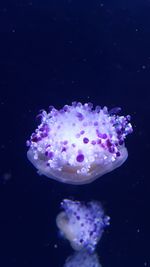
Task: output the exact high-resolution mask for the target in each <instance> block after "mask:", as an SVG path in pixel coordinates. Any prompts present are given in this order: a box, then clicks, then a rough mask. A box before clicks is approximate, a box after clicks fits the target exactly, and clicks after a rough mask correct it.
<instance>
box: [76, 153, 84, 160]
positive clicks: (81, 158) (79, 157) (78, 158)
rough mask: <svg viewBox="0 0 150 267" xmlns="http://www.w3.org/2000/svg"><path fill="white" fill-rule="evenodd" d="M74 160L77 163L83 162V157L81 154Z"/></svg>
mask: <svg viewBox="0 0 150 267" xmlns="http://www.w3.org/2000/svg"><path fill="white" fill-rule="evenodd" d="M76 160H77V161H78V162H82V161H84V155H83V154H79V155H78V156H77V157H76Z"/></svg>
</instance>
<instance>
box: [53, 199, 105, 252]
mask: <svg viewBox="0 0 150 267" xmlns="http://www.w3.org/2000/svg"><path fill="white" fill-rule="evenodd" d="M61 206H62V208H63V209H64V211H62V212H61V213H60V214H58V216H57V218H56V224H57V226H58V228H59V230H60V232H61V233H62V235H63V236H64V237H65V238H66V239H68V240H69V242H70V244H71V246H72V248H73V249H74V250H77V251H79V250H82V249H84V250H87V251H89V252H93V251H94V250H95V247H96V245H97V243H98V241H99V240H100V238H101V236H102V233H103V230H104V228H105V227H106V226H107V225H109V220H110V218H109V217H108V216H105V214H104V211H103V209H102V206H101V204H100V203H99V202H96V201H92V202H89V203H87V205H85V204H83V203H81V202H79V201H72V200H69V199H64V200H63V201H62V203H61Z"/></svg>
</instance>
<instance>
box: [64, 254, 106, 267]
mask: <svg viewBox="0 0 150 267" xmlns="http://www.w3.org/2000/svg"><path fill="white" fill-rule="evenodd" d="M77 266H80V267H101V265H100V263H99V258H98V256H97V254H96V253H92V254H91V253H89V252H88V251H86V250H83V251H79V252H75V253H74V254H73V255H72V256H70V257H68V258H67V260H66V262H65V264H64V267H77Z"/></svg>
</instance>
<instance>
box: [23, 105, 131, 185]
mask: <svg viewBox="0 0 150 267" xmlns="http://www.w3.org/2000/svg"><path fill="white" fill-rule="evenodd" d="M116 112H118V109H117V108H116V109H113V110H110V111H108V109H107V107H104V108H100V107H99V106H96V108H95V109H93V105H92V104H91V103H85V104H81V103H79V102H73V103H72V105H71V106H69V105H65V106H64V107H63V108H62V109H60V110H57V109H55V108H54V107H50V111H49V112H48V113H47V112H46V111H45V110H42V111H41V113H40V114H39V117H40V118H41V123H40V125H39V126H38V128H37V129H36V130H35V132H34V133H33V134H32V135H31V137H30V140H28V141H27V146H28V147H29V150H28V152H27V157H28V159H29V160H30V161H31V163H32V164H33V165H34V166H35V167H36V168H37V170H38V173H39V174H43V175H45V176H47V177H49V178H52V179H55V180H57V181H60V182H63V183H68V184H86V183H90V182H92V181H94V180H95V179H97V178H99V177H100V176H102V175H104V174H105V173H108V172H110V171H112V170H114V169H116V168H117V167H119V166H120V165H122V164H123V162H124V161H125V160H126V159H127V156H128V152H127V149H126V147H125V143H124V141H125V138H126V136H127V135H128V134H129V133H131V132H132V126H131V123H130V116H129V115H127V116H119V115H118V114H117V113H116Z"/></svg>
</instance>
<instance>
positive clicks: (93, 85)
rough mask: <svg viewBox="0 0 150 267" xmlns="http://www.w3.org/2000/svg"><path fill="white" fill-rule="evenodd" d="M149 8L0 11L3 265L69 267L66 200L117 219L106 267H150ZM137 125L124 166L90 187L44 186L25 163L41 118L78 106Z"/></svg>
mask: <svg viewBox="0 0 150 267" xmlns="http://www.w3.org/2000/svg"><path fill="white" fill-rule="evenodd" d="M149 16H150V2H149V1H148V0H147V1H146V0H144V1H142V0H141V1H140V0H138V1H132V3H131V1H125V0H122V1H110V0H109V1H105V0H104V1H98V0H92V1H90V0H87V1H84V0H83V1H81V0H80V1H79V0H68V1H67V0H65V1H64V0H55V1H54V0H49V1H46V0H43V1H42V0H38V1H35V0H33V1H32V0H17V1H16V0H14V1H1V2H0V108H1V111H0V114H1V126H0V133H1V139H0V147H1V156H0V160H1V164H0V266H1V267H5V266H7V267H9V266H10V267H16V266H22V267H23V266H34V267H35V266H43V267H57V266H58V267H63V264H64V262H65V259H66V258H67V257H68V256H69V255H70V254H71V253H72V249H71V248H70V246H69V243H67V241H63V240H62V239H61V238H60V236H59V234H58V231H57V228H56V224H55V218H56V215H57V214H58V212H59V206H60V202H61V200H62V199H63V198H65V197H67V198H68V197H71V198H74V199H78V200H84V201H90V200H93V199H95V200H99V201H101V202H102V204H103V206H104V208H105V210H106V213H107V214H108V215H109V216H110V217H111V225H110V227H109V228H107V230H106V232H105V233H104V235H103V237H102V240H101V242H100V243H99V245H98V248H97V252H98V254H99V257H100V262H101V264H102V266H103V267H120V266H121V267H126V266H128V267H130V266H131V267H132V266H136V267H145V266H146V267H147V266H150V256H149V225H150V219H149V203H150V202H149V201H150V198H149V194H150V182H149V175H150V173H149V166H150V163H149V155H150V120H149V116H150V19H149ZM75 100H76V101H81V102H83V103H84V102H89V101H90V102H93V103H94V105H101V106H105V105H106V106H108V107H110V108H113V107H115V106H119V107H122V112H123V114H124V115H126V114H130V115H131V116H132V124H133V128H134V133H133V134H132V135H130V136H129V137H128V138H127V141H126V144H127V147H128V151H129V157H128V160H127V161H126V162H125V164H124V165H123V166H121V167H120V168H119V169H116V170H115V171H114V172H112V173H110V174H107V175H105V176H103V177H101V178H100V179H98V180H96V181H95V182H93V183H92V184H89V185H84V186H80V187H79V186H71V185H66V184H61V183H58V182H56V181H53V180H50V179H48V178H45V177H42V176H41V177H40V176H38V174H37V173H36V170H35V169H34V168H33V167H32V166H31V164H30V163H29V162H28V160H27V157H26V151H27V148H26V145H25V142H26V140H27V139H28V138H29V136H30V134H31V133H32V132H33V130H34V129H35V127H36V126H37V122H36V120H35V116H36V114H37V113H38V111H39V110H40V109H42V108H44V109H47V108H48V106H49V105H54V106H55V107H56V108H61V107H62V106H63V105H64V104H71V102H72V101H75Z"/></svg>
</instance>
